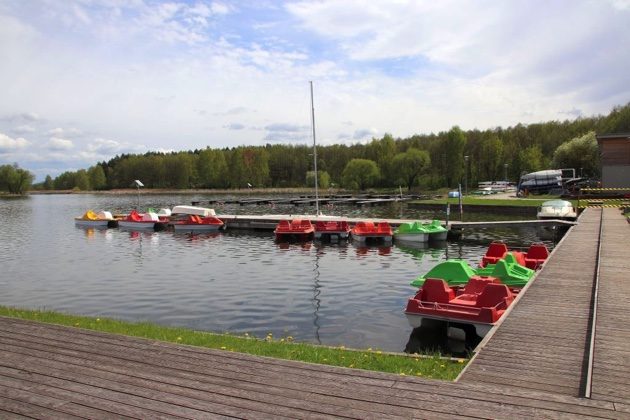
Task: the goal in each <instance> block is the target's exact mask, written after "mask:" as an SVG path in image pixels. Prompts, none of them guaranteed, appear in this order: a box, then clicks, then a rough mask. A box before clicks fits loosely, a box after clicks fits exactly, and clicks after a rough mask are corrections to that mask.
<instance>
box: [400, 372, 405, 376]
mask: <svg viewBox="0 0 630 420" xmlns="http://www.w3.org/2000/svg"><path fill="white" fill-rule="evenodd" d="M399 375H400V376H407V374H406V373H405V372H400V374H399Z"/></svg>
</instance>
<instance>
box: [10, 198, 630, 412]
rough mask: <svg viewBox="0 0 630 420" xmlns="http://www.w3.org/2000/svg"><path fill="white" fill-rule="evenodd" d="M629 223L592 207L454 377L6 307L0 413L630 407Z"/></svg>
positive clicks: (604, 409) (596, 409) (602, 409)
mask: <svg viewBox="0 0 630 420" xmlns="http://www.w3.org/2000/svg"><path fill="white" fill-rule="evenodd" d="M602 215H603V218H602ZM600 220H601V221H602V223H601V225H600ZM600 226H601V229H600ZM600 232H601V241H600ZM628 234H630V225H629V224H628V223H626V221H625V219H623V217H622V216H621V215H620V214H619V212H618V210H614V209H603V210H601V209H587V210H586V211H585V212H584V214H583V215H582V216H581V218H580V220H579V224H578V225H577V226H575V227H573V228H571V230H570V231H569V233H568V234H567V235H566V236H565V238H564V239H563V240H562V241H561V243H560V244H559V245H558V246H557V247H556V248H555V249H554V251H553V253H552V256H551V258H550V260H548V262H547V263H546V265H545V266H544V268H543V270H542V271H541V272H540V273H539V274H538V275H537V277H536V278H535V279H534V280H533V282H531V283H530V285H529V286H527V288H526V290H524V292H523V293H521V294H520V295H519V298H518V301H517V302H516V303H515V304H514V305H512V307H511V310H510V312H509V314H508V316H506V317H504V319H503V323H502V324H501V325H500V326H499V327H498V328H497V329H496V330H495V332H494V334H489V335H488V336H487V337H486V339H484V341H483V342H482V346H481V348H480V349H479V350H478V352H477V354H476V355H475V356H474V358H473V359H472V361H471V362H470V364H469V366H468V367H467V369H466V370H465V371H464V372H463V374H462V375H461V376H460V378H459V380H458V381H456V382H445V381H434V380H427V379H422V378H416V377H406V376H399V375H394V374H387V373H379V372H368V371H362V370H356V369H346V368H336V367H331V366H322V365H314V364H307V363H301V362H294V361H284V360H276V359H269V358H263V357H256V356H250V355H244V354H238V353H232V352H228V351H221V350H210V349H203V348H195V347H189V346H181V345H176V344H170V343H162V342H157V341H153V340H145V339H140V338H133V337H125V336H119V335H113V334H106V333H99V332H94V331H88V330H81V329H78V328H71V327H62V326H54V325H47V324H41V323H37V322H31V321H23V320H18V319H11V318H4V317H0V418H3V419H4V418H7V419H12V418H94V419H101V418H103V419H106V418H151V419H162V418H194V419H202V418H217V417H237V418H377V419H388V418H440V419H443V418H457V419H461V418H570V419H575V418H589V419H590V418H630V383H629V380H628V377H630V375H629V373H630V349H629V348H628V342H629V341H630V312H629V311H628V310H627V305H628V304H629V303H630V278H628V275H627V273H628V270H629V269H630V259H629V258H627V254H628V251H629V246H628V243H627V238H628ZM401 310H402V308H401ZM584 395H590V398H585V397H584Z"/></svg>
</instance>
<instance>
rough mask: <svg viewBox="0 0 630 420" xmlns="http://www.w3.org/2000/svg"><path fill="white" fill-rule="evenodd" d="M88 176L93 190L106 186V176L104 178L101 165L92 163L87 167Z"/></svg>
mask: <svg viewBox="0 0 630 420" xmlns="http://www.w3.org/2000/svg"><path fill="white" fill-rule="evenodd" d="M88 178H89V180H90V185H91V186H92V188H93V189H95V190H102V189H105V188H106V187H107V178H105V171H103V167H102V166H101V165H94V166H92V167H91V168H90V169H88Z"/></svg>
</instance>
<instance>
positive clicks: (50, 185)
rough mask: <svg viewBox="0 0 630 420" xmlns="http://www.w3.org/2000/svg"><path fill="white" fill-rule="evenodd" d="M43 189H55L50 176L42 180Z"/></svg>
mask: <svg viewBox="0 0 630 420" xmlns="http://www.w3.org/2000/svg"><path fill="white" fill-rule="evenodd" d="M44 189H45V190H47V191H50V190H54V189H55V183H54V182H53V179H52V177H51V176H50V175H46V179H45V180H44Z"/></svg>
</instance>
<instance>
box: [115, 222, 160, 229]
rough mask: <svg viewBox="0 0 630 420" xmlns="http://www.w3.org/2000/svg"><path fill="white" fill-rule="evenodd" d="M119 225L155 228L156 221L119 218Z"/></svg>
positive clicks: (135, 227) (121, 226) (127, 227)
mask: <svg viewBox="0 0 630 420" xmlns="http://www.w3.org/2000/svg"><path fill="white" fill-rule="evenodd" d="M118 227H119V228H123V229H130V230H149V229H155V222H132V221H129V220H119V221H118Z"/></svg>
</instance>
